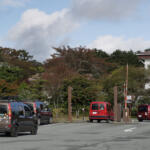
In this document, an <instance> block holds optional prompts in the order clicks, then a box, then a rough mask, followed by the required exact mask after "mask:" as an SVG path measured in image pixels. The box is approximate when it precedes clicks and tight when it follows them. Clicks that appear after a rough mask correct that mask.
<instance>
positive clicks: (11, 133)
mask: <svg viewBox="0 0 150 150" xmlns="http://www.w3.org/2000/svg"><path fill="white" fill-rule="evenodd" d="M10 136H11V137H17V136H18V131H17V128H16V127H12V128H11V131H10Z"/></svg>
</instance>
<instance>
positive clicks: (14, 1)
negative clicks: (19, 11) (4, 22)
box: [0, 0, 31, 7]
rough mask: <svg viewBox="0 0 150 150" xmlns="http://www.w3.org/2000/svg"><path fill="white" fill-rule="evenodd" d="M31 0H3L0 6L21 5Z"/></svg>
mask: <svg viewBox="0 0 150 150" xmlns="http://www.w3.org/2000/svg"><path fill="white" fill-rule="evenodd" d="M29 1H31V0H1V1H0V7H20V6H24V5H25V4H26V3H27V2H29Z"/></svg>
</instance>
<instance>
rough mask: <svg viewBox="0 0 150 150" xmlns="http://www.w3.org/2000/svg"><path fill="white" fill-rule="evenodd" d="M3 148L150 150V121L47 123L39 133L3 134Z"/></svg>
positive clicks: (13, 149)
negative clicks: (10, 135)
mask: <svg viewBox="0 0 150 150" xmlns="http://www.w3.org/2000/svg"><path fill="white" fill-rule="evenodd" d="M0 150H150V122H142V123H134V124H128V125H124V124H114V123H68V124H64V123H58V124H51V125H43V126H40V127H39V131H38V135H36V136H34V135H29V134H20V135H19V136H18V137H17V138H13V137H6V136H5V135H0Z"/></svg>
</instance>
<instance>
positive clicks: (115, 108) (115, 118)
mask: <svg viewBox="0 0 150 150" xmlns="http://www.w3.org/2000/svg"><path fill="white" fill-rule="evenodd" d="M117 93H118V92H117V86H115V87H114V120H115V121H117V118H118V109H117V105H118V102H117V95H118V94H117Z"/></svg>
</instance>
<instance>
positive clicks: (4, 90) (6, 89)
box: [0, 79, 18, 97]
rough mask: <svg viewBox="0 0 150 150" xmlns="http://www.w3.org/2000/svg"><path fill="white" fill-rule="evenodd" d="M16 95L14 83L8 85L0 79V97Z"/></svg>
mask: <svg viewBox="0 0 150 150" xmlns="http://www.w3.org/2000/svg"><path fill="white" fill-rule="evenodd" d="M17 93H18V85H17V84H16V82H12V83H8V82H6V81H5V80H2V79H0V97H5V96H16V95H17Z"/></svg>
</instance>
